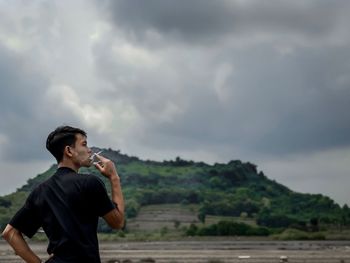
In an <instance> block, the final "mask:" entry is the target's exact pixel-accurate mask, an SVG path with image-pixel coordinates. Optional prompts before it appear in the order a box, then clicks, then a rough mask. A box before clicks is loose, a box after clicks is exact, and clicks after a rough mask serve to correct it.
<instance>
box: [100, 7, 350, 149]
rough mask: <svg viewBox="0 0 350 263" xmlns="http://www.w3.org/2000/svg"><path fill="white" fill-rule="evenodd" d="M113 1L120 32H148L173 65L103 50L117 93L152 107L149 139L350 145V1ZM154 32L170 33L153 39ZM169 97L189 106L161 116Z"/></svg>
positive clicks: (147, 116) (164, 143)
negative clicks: (135, 63) (130, 61)
mask: <svg viewBox="0 0 350 263" xmlns="http://www.w3.org/2000/svg"><path fill="white" fill-rule="evenodd" d="M106 6H107V7H108V12H109V13H110V17H111V18H112V21H113V23H114V26H115V28H116V29H117V30H118V32H122V34H124V36H126V37H127V38H128V39H131V40H144V42H143V41H141V42H137V41H133V43H134V44H135V45H136V46H142V48H146V50H147V49H148V51H149V52H151V53H152V54H153V55H154V56H155V57H160V58H161V59H162V60H163V63H164V66H159V67H158V68H157V69H156V70H153V71H152V70H150V71H149V70H147V69H146V70H145V69H144V68H141V69H137V68H136V69H135V68H134V67H130V68H126V67H125V66H124V65H123V63H122V62H120V61H118V58H113V55H111V53H113V52H112V49H113V48H112V47H111V46H110V47H107V48H106V46H104V47H103V48H100V49H98V48H97V49H96V53H95V54H96V58H97V59H96V61H97V68H98V69H99V71H100V72H103V73H102V75H103V78H106V79H108V80H109V81H110V82H111V83H112V84H113V85H114V87H115V89H116V90H117V91H116V93H115V95H117V94H120V92H121V93H123V94H124V95H125V96H126V97H128V98H129V100H130V102H131V103H133V104H134V105H136V107H137V108H138V110H139V112H141V113H142V116H143V119H144V120H145V121H144V124H143V129H145V130H143V132H142V134H138V136H136V137H137V140H140V141H141V143H142V144H146V145H149V147H159V148H164V147H168V148H174V147H175V148H178V147H180V148H181V147H185V148H186V147H187V148H189V149H190V148H196V147H198V148H203V147H204V148H205V147H206V146H208V147H209V146H210V145H215V144H216V145H217V146H220V145H221V146H222V147H226V148H232V149H233V148H235V149H237V148H238V149H240V150H241V151H248V152H250V153H251V154H272V155H276V156H278V155H280V154H293V153H300V152H314V151H318V150H325V149H333V148H338V147H347V146H349V145H350V137H349V136H347V134H349V132H350V122H349V119H348V117H347V112H348V110H349V105H350V88H349V87H350V78H349V77H347V72H349V65H350V57H349V54H350V52H349V51H350V50H349V49H350V48H349V40H350V39H348V34H347V33H346V32H345V31H343V30H344V25H346V21H348V18H347V16H346V13H347V12H346V10H349V7H350V4H349V2H346V1H335V2H329V1H308V2H301V1H268V2H266V1H265V2H263V1H183V2H182V1H180V2H178V1H147V2H140V1H107V5H106ZM150 31H154V32H157V33H158V34H159V35H160V37H156V38H154V39H151V42H148V41H149V40H150V39H149V36H150V35H149V34H148V33H149V32H150ZM341 32H344V34H341ZM232 39H234V40H232ZM206 40H209V42H207V41H206ZM211 40H215V45H213V42H211ZM216 40H220V41H218V42H217V41H216ZM235 40H237V41H238V42H239V41H243V42H242V43H243V44H241V45H238V46H237V45H236V41H235ZM193 41H195V45H191V44H192V43H193ZM179 42H180V43H183V42H185V43H187V44H188V46H187V48H188V50H185V48H183V47H179V46H178V45H177V43H179ZM149 43H151V44H154V45H155V46H158V47H160V49H159V50H155V49H153V48H152V47H151V46H150V45H148V44H149ZM244 43H247V44H246V45H245V44H244ZM198 45H200V46H201V47H200V48H198ZM162 48H164V50H165V51H164V52H162ZM169 50H170V51H169ZM102 54H103V55H102ZM167 70H168V71H167ZM169 72H172V74H169ZM225 72H226V73H225ZM172 75H176V76H177V77H176V78H175V79H176V82H174V81H173V79H171V78H169V76H172ZM220 76H221V77H220ZM123 77H124V80H126V81H124V82H123V84H121V83H120V79H121V78H123ZM128 79H132V81H127V80H128ZM217 79H219V80H218V81H216V80H217ZM220 79H221V82H220ZM216 82H220V83H219V84H215V83H216ZM173 90H176V91H177V92H173V93H172V92H171V91H173ZM155 94H156V95H155ZM157 95H158V96H157ZM169 103H172V104H173V105H175V106H178V107H179V109H180V110H179V112H178V113H177V114H174V115H173V116H171V118H170V117H169V121H164V120H163V118H158V119H157V117H156V116H157V113H159V114H161V113H162V112H164V111H166V110H165V109H166V106H167V104H169ZM153 105H156V106H155V107H154V108H152V107H153ZM179 141H183V142H186V143H184V144H181V143H179ZM180 145H181V146H180Z"/></svg>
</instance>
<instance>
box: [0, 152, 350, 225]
mask: <svg viewBox="0 0 350 263" xmlns="http://www.w3.org/2000/svg"><path fill="white" fill-rule="evenodd" d="M94 150H96V151H97V150H99V149H97V148H95V149H94ZM103 155H104V156H106V157H107V158H110V159H112V160H113V161H114V162H115V163H116V164H117V169H118V173H119V175H120V177H121V181H122V187H123V193H124V197H125V199H126V214H127V218H128V222H130V223H134V225H135V224H136V223H135V220H136V219H135V217H136V216H137V215H138V213H139V212H140V209H141V208H142V207H146V206H150V205H159V204H180V205H184V206H185V205H192V206H194V207H195V208H196V209H195V210H193V211H195V215H196V216H195V217H196V218H197V220H199V221H201V222H205V220H208V219H209V218H212V217H213V216H217V217H222V216H225V217H240V218H245V219H246V220H250V221H253V222H255V223H256V224H257V225H259V226H265V227H271V228H287V227H290V226H296V227H297V228H300V229H303V228H305V229H306V228H310V226H311V227H318V226H319V224H324V225H348V224H349V222H350V211H349V210H350V209H349V208H348V206H347V205H345V206H344V207H340V206H339V205H338V204H336V203H335V202H334V201H333V200H332V199H330V198H329V197H327V196H324V195H321V194H302V193H297V192H294V191H292V190H290V189H288V188H287V187H286V186H283V185H281V184H279V183H277V182H276V181H273V180H270V179H268V178H267V177H266V176H265V175H264V173H263V172H261V171H258V170H257V166H256V165H254V164H252V163H249V162H246V163H244V162H241V161H239V160H235V161H230V162H228V163H225V164H224V163H216V164H214V165H209V164H206V163H203V162H193V161H187V160H183V159H181V158H179V157H177V158H176V159H175V160H170V161H163V162H156V161H150V160H146V161H145V160H140V159H139V158H137V157H131V156H127V155H125V154H122V153H120V152H119V151H113V150H112V149H103ZM55 169H56V166H55V165H53V166H52V167H50V169H48V170H47V171H46V172H44V173H42V174H39V175H37V176H36V177H34V178H32V179H29V180H28V182H27V183H26V184H25V185H23V186H22V187H21V188H19V189H17V191H16V192H14V193H12V194H10V195H6V196H3V197H0V227H1V228H3V227H4V226H5V224H6V223H7V222H8V220H9V219H10V218H11V217H12V216H13V214H14V213H15V211H17V209H18V208H19V207H20V206H21V205H22V204H23V202H24V200H25V198H26V196H27V195H28V194H29V192H30V191H31V190H32V189H33V188H34V187H35V186H37V185H38V184H40V183H41V182H42V181H44V180H45V179H47V178H48V177H50V176H51V175H52V174H53V173H54V171H55ZM80 172H81V173H92V174H96V175H97V176H100V175H99V174H98V172H97V170H96V169H95V168H89V169H85V168H84V169H82V170H81V171H80ZM100 177H101V178H102V180H104V181H105V180H106V179H105V178H103V177H102V176H100ZM105 182H106V181H105ZM106 185H107V190H109V187H108V183H107V182H106ZM164 213H165V214H166V213H167V212H164ZM189 217H191V218H193V213H192V215H191V216H189ZM184 218H185V217H184ZM136 221H137V220H136ZM137 222H138V224H142V220H139V221H137ZM130 226H132V224H131V225H130ZM138 227H140V225H138ZM141 228H142V226H141ZM99 230H100V231H107V232H108V231H109V230H108V228H107V227H106V226H105V225H104V224H102V223H101V224H100V228H99Z"/></svg>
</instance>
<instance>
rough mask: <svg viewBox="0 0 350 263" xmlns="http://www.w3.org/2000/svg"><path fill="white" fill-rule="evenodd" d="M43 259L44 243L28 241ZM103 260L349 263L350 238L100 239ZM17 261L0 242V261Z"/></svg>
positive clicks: (126, 262) (115, 262) (110, 262)
mask: <svg viewBox="0 0 350 263" xmlns="http://www.w3.org/2000/svg"><path fill="white" fill-rule="evenodd" d="M31 247H32V249H33V250H34V251H35V252H37V253H38V254H39V255H40V256H41V257H42V258H43V259H44V258H47V255H46V244H45V243H31ZM100 253H101V259H102V262H103V263H141V262H143V263H146V262H148V263H152V262H157V263H176V262H177V263H187V262H195V263H197V262H198V263H199V262H203V263H224V262H225V263H226V262H227V263H230V262H239V263H243V262H244V263H250V262H255V263H262V262H264V263H265V262H266V263H273V262H293V263H294V262H295V263H297V262H298V263H299V262H303V263H309V262H310V263H311V262H312V263H333V262H337V263H350V241H239V240H233V239H232V240H211V241H210V240H209V241H198V240H197V241H196V240H193V241H189V240H186V241H159V242H102V243H101V244H100ZM17 262H18V263H19V262H23V261H21V260H20V259H19V258H18V257H17V256H16V255H14V253H13V251H12V250H11V249H10V247H9V246H8V245H7V244H6V243H5V242H3V241H0V263H17Z"/></svg>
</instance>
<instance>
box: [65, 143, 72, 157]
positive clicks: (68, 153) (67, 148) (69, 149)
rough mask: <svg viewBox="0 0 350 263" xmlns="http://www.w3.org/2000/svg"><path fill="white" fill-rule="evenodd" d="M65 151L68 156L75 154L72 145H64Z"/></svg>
mask: <svg viewBox="0 0 350 263" xmlns="http://www.w3.org/2000/svg"><path fill="white" fill-rule="evenodd" d="M64 153H65V154H66V155H67V156H68V157H72V156H73V153H72V150H71V147H70V146H68V145H67V146H66V147H64Z"/></svg>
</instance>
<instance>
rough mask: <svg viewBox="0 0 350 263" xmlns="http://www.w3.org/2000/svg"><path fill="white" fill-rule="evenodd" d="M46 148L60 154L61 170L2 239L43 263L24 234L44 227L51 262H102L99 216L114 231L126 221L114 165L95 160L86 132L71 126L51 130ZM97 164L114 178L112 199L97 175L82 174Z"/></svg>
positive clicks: (23, 255)
mask: <svg viewBox="0 0 350 263" xmlns="http://www.w3.org/2000/svg"><path fill="white" fill-rule="evenodd" d="M46 148H47V149H48V150H49V151H50V152H51V154H52V155H53V156H54V157H55V158H56V160H57V163H58V169H57V171H56V173H55V174H54V175H53V176H52V177H50V178H49V179H48V180H46V181H45V182H43V183H41V184H40V185H38V186H37V187H36V188H35V189H34V190H33V191H32V192H31V194H30V195H29V196H28V198H27V200H26V202H25V204H24V206H23V207H22V208H21V209H20V210H19V211H18V212H17V213H16V215H15V216H14V217H13V218H12V220H11V221H10V222H9V224H8V225H7V226H6V228H5V230H4V232H3V233H2V234H3V237H4V239H5V240H6V241H7V242H8V243H9V244H10V245H11V246H12V247H13V249H14V250H15V252H16V254H17V255H19V256H20V257H21V258H22V259H24V261H25V262H27V263H40V262H42V261H41V259H40V258H39V257H38V256H37V255H36V254H35V253H34V252H33V251H32V250H31V249H30V248H29V246H28V244H27V243H26V241H25V240H24V239H23V236H22V234H24V235H26V236H28V237H29V238H31V237H32V236H33V235H34V234H35V233H36V232H37V230H38V229H39V228H40V227H42V228H43V229H44V231H45V233H46V235H47V237H48V239H49V245H48V248H47V252H48V254H49V255H50V258H49V260H48V261H47V262H50V263H100V262H101V260H100V255H99V248H98V240H97V223H98V218H99V217H103V218H104V220H105V221H106V222H107V223H108V225H109V226H111V227H112V228H114V229H120V228H122V227H123V224H124V199H123V194H122V191H121V186H120V179H119V176H118V173H117V170H116V168H115V165H114V164H113V162H112V161H110V160H108V159H106V158H104V157H102V156H100V155H97V159H98V162H95V163H93V160H92V159H93V158H92V157H93V156H92V151H91V150H90V148H89V147H88V146H87V138H86V133H85V132H84V131H83V130H81V129H78V128H73V127H70V126H62V127H58V128H57V129H56V130H55V131H53V132H52V133H50V135H49V136H48V138H47V141H46ZM92 164H94V165H95V167H96V168H97V169H98V170H99V171H100V173H101V174H102V175H104V176H105V177H107V178H108V179H109V181H110V184H111V188H112V201H111V200H110V199H109V197H108V195H107V192H106V189H105V186H104V184H103V182H102V181H101V180H100V179H99V178H98V177H96V176H94V175H86V174H79V173H78V170H79V168H80V167H89V166H91V165H92Z"/></svg>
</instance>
